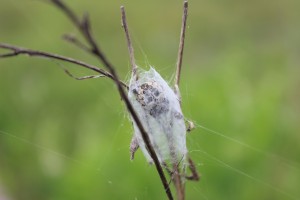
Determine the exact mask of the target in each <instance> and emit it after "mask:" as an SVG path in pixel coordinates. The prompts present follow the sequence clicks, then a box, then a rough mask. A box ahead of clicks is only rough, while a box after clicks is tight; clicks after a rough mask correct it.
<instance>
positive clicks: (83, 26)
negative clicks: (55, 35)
mask: <svg viewBox="0 0 300 200" xmlns="http://www.w3.org/2000/svg"><path fill="white" fill-rule="evenodd" d="M51 1H52V2H53V3H54V5H56V6H57V7H58V8H60V9H61V10H62V11H63V13H65V14H66V15H67V16H68V18H69V19H70V20H71V21H72V22H73V24H74V25H75V26H76V27H77V29H78V30H79V31H80V32H81V34H82V35H83V37H84V38H85V39H86V41H87V43H88V44H89V46H90V49H91V52H92V54H94V55H95V56H96V57H97V58H98V59H99V60H100V62H102V63H103V64H104V66H105V67H106V68H107V69H108V71H109V72H110V73H111V74H112V76H113V80H114V82H115V84H116V85H117V88H118V90H119V93H120V96H121V98H122V99H123V100H124V102H125V104H126V107H127V109H128V111H129V112H130V114H131V116H132V118H133V120H134V121H135V123H136V125H137V126H138V128H139V129H140V132H141V135H142V138H143V140H144V143H145V145H146V148H147V150H148V152H149V154H150V156H151V158H152V159H153V161H154V164H155V167H156V170H157V172H158V174H159V176H160V179H161V181H162V184H163V186H164V188H165V192H166V194H167V196H168V198H169V199H170V200H172V199H173V196H172V193H171V190H170V188H169V185H168V182H167V179H166V177H165V174H164V172H163V169H162V167H161V165H160V163H159V160H158V157H157V155H156V153H155V151H154V149H153V146H152V144H151V141H150V138H149V136H148V134H147V132H146V131H145V129H144V127H143V125H142V123H141V121H140V119H139V117H138V115H137V114H136V112H135V110H134V108H133V106H132V105H131V103H130V101H129V99H128V97H127V94H126V93H125V90H124V89H123V87H122V84H121V82H120V80H119V78H118V75H117V73H116V71H115V67H114V66H113V65H112V64H111V63H110V62H109V61H108V59H107V58H106V56H105V55H104V54H103V52H102V51H101V50H100V48H99V46H98V45H97V43H96V41H95V39H94V37H93V35H92V32H91V26H90V21H89V18H88V15H85V16H84V17H83V20H82V21H81V20H80V19H79V18H78V17H77V16H76V15H75V14H74V13H73V11H72V10H71V9H69V8H68V7H67V6H66V4H64V3H63V2H62V1H61V0H51Z"/></svg>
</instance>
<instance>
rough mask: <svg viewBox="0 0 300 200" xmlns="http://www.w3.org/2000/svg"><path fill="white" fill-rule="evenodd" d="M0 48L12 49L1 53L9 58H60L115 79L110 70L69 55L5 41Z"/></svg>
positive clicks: (124, 84) (3, 56) (2, 56)
mask: <svg viewBox="0 0 300 200" xmlns="http://www.w3.org/2000/svg"><path fill="white" fill-rule="evenodd" d="M0 49H6V50H10V51H12V52H10V53H6V54H0V58H9V57H14V56H18V55H21V54H23V55H29V56H33V57H41V58H50V59H55V60H60V61H64V62H68V63H72V64H75V65H78V66H81V67H84V68H87V69H90V70H93V71H95V72H98V73H99V74H101V75H100V76H105V77H108V78H110V79H114V78H113V76H112V75H111V74H110V73H109V72H107V71H105V70H103V69H100V68H98V67H96V66H93V65H90V64H87V63H85V62H82V61H80V60H76V59H73V58H69V57H65V56H61V55H57V54H53V53H48V52H43V51H37V50H32V49H26V48H22V47H17V46H13V45H10V44H4V43H0ZM120 83H121V84H122V85H123V86H124V87H125V88H128V86H127V85H126V83H124V82H122V81H120Z"/></svg>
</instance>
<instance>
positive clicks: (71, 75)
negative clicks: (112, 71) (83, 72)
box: [64, 69, 104, 81]
mask: <svg viewBox="0 0 300 200" xmlns="http://www.w3.org/2000/svg"><path fill="white" fill-rule="evenodd" d="M64 71H65V72H66V74H67V75H68V76H70V77H71V78H74V79H76V80H78V81H81V80H86V79H92V78H101V77H104V75H91V76H83V77H76V76H74V75H73V74H71V72H69V71H68V70H67V69H64Z"/></svg>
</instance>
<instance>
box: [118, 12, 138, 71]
mask: <svg viewBox="0 0 300 200" xmlns="http://www.w3.org/2000/svg"><path fill="white" fill-rule="evenodd" d="M121 13H122V27H123V28H124V31H125V35H126V40H127V47H128V51H129V57H130V64H131V67H132V75H133V76H136V71H137V66H136V64H135V58H134V49H133V46H132V43H131V39H130V35H129V31H128V25H127V20H126V13H125V8H124V6H121Z"/></svg>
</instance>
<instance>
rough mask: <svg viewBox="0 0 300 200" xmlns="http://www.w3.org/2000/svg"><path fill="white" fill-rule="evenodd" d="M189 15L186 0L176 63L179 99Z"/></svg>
mask: <svg viewBox="0 0 300 200" xmlns="http://www.w3.org/2000/svg"><path fill="white" fill-rule="evenodd" d="M187 16H188V1H184V3H183V15H182V24H181V32H180V42H179V49H178V55H177V63H176V77H175V93H176V94H177V96H178V98H179V99H181V97H180V92H179V82H180V75H181V65H182V59H183V50H184V40H185V30H186V20H187Z"/></svg>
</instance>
